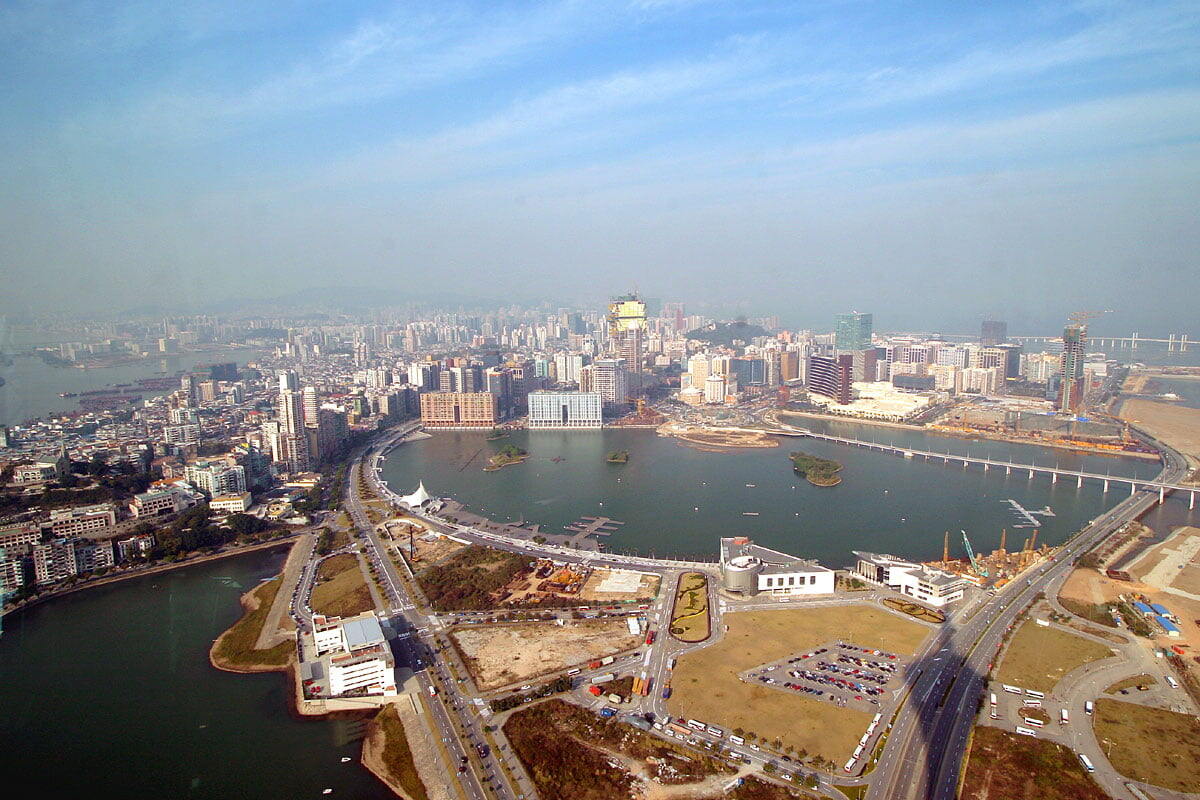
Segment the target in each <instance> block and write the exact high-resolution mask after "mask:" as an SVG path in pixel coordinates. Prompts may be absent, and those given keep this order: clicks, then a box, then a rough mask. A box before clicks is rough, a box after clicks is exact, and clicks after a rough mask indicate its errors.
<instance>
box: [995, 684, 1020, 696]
mask: <svg viewBox="0 0 1200 800" xmlns="http://www.w3.org/2000/svg"><path fill="white" fill-rule="evenodd" d="M1000 688H1001V689H1003V690H1004V691H1006V692H1008V693H1009V694H1020V693H1021V690H1020V689H1019V688H1017V687H1016V686H1009V685H1008V684H1007V683H1002V684H1000Z"/></svg>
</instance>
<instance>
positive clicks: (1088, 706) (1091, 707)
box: [1083, 700, 1096, 716]
mask: <svg viewBox="0 0 1200 800" xmlns="http://www.w3.org/2000/svg"><path fill="white" fill-rule="evenodd" d="M1095 710H1096V704H1095V703H1093V702H1092V701H1091V700H1088V701H1086V702H1084V704H1083V713H1085V714H1088V715H1089V716H1090V715H1091V713H1092V712H1093V711H1095Z"/></svg>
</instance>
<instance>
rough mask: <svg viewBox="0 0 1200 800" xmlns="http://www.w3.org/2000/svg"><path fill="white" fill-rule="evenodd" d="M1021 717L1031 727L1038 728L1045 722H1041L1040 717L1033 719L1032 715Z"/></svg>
mask: <svg viewBox="0 0 1200 800" xmlns="http://www.w3.org/2000/svg"><path fill="white" fill-rule="evenodd" d="M1021 719H1023V720H1025V724H1026V725H1029V726H1030V727H1033V728H1040V727H1042V726H1043V725H1045V724H1046V723H1044V722H1042V721H1041V720H1040V719H1033V718H1032V717H1022V718H1021Z"/></svg>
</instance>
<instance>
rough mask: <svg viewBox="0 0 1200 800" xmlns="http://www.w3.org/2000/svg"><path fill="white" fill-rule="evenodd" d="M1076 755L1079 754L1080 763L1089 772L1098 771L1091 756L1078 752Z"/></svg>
mask: <svg viewBox="0 0 1200 800" xmlns="http://www.w3.org/2000/svg"><path fill="white" fill-rule="evenodd" d="M1075 755H1077V756H1079V763H1080V764H1083V768H1084V769H1086V770H1087V771H1088V772H1095V771H1096V768H1095V767H1094V766H1093V765H1092V760H1091V759H1090V758H1088V757H1087V756H1085V755H1084V754H1083V753H1076V754H1075Z"/></svg>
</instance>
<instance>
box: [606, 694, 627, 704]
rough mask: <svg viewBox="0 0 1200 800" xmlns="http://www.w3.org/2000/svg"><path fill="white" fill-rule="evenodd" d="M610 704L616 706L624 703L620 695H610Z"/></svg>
mask: <svg viewBox="0 0 1200 800" xmlns="http://www.w3.org/2000/svg"><path fill="white" fill-rule="evenodd" d="M608 702H610V703H613V704H615V705H620V704H621V703H622V702H624V701H623V700H622V699H621V695H619V694H610V695H609V696H608Z"/></svg>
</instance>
